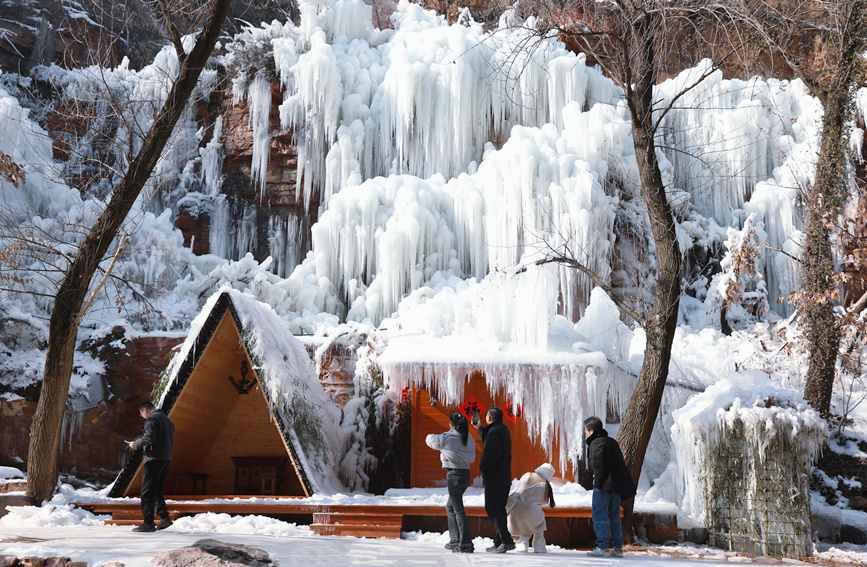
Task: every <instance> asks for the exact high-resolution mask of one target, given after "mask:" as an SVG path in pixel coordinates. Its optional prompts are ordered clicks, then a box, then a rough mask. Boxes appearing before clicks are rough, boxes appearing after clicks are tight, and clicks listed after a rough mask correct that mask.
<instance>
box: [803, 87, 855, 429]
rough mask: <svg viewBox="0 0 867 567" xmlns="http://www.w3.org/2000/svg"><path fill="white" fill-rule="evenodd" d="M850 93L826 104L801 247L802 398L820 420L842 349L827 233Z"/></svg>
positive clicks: (842, 172)
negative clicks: (805, 358)
mask: <svg viewBox="0 0 867 567" xmlns="http://www.w3.org/2000/svg"><path fill="white" fill-rule="evenodd" d="M848 98H849V97H848V92H847V91H844V92H843V93H832V94H831V96H828V97H826V99H825V101H824V102H825V117H824V120H823V124H822V143H821V147H820V150H819V160H818V163H817V164H816V179H815V182H814V184H813V190H812V191H811V193H810V198H809V202H808V204H807V210H808V219H807V236H806V243H805V246H804V290H805V291H807V292H808V293H809V299H808V300H807V301H808V302H807V305H806V307H805V309H804V315H805V319H806V324H807V332H806V335H807V346H808V349H809V351H810V365H809V368H808V369H807V383H806V385H805V387H804V398H805V399H806V400H807V402H809V403H810V405H811V406H813V408H814V409H815V410H816V411H818V412H819V414H820V415H821V416H822V417H823V418H825V419H828V418H829V417H831V394H832V391H833V388H834V377H835V375H836V366H837V354H838V351H839V349H840V327H839V325H838V324H837V320H836V317H835V316H834V305H833V299H834V295H835V294H834V291H835V283H834V280H833V276H834V258H833V256H832V252H831V231H832V230H833V228H834V226H836V224H837V216H838V215H839V213H840V207H841V204H842V201H843V198H844V195H845V194H846V176H847V170H846V153H845V152H846V149H845V145H846V140H847V137H846V135H845V127H846V122H847V114H848V113H847V112H846V108H847V103H848Z"/></svg>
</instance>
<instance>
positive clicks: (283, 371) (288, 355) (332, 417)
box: [159, 286, 345, 492]
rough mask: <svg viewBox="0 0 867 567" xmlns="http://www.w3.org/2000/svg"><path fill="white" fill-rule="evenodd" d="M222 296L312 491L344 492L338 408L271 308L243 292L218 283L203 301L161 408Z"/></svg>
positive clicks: (172, 371) (172, 366)
mask: <svg viewBox="0 0 867 567" xmlns="http://www.w3.org/2000/svg"><path fill="white" fill-rule="evenodd" d="M224 295H225V296H226V297H227V298H228V299H229V301H230V303H231V307H232V308H233V309H234V314H235V315H237V319H236V321H237V322H238V323H240V327H241V328H240V329H239V330H240V333H241V338H242V340H243V342H244V345H245V347H246V349H247V352H248V354H249V355H250V359H251V360H252V362H253V368H254V369H255V370H256V373H257V374H258V377H259V380H260V383H261V384H262V387H263V391H264V393H265V397H266V399H267V400H268V404H269V406H270V408H271V412H272V414H274V415H275V416H277V417H278V418H279V419H280V423H281V424H282V426H283V428H284V433H286V434H287V435H288V438H289V439H291V442H292V445H293V446H294V449H295V451H296V454H297V457H298V459H299V460H301V461H302V464H303V467H304V470H305V471H306V472H307V474H308V480H309V481H310V482H311V484H312V485H313V486H312V488H313V490H314V491H315V492H335V491H340V490H345V488H344V487H343V485H342V484H341V483H340V481H339V480H338V479H337V474H336V466H337V459H336V457H335V455H338V454H339V451H340V449H339V447H340V441H339V439H340V437H339V427H338V426H339V421H340V410H339V408H337V406H336V405H334V403H333V402H332V400H331V399H330V398H329V397H328V395H327V394H326V393H325V390H324V389H323V388H322V385H321V384H320V383H319V378H318V376H317V375H316V373H315V372H314V371H313V365H312V363H311V362H310V358H309V357H308V355H307V352H306V350H305V348H304V345H303V344H302V343H301V341H299V340H298V339H296V338H295V337H294V336H292V332H291V331H290V330H289V327H288V324H287V323H286V322H285V321H284V320H283V319H281V318H280V316H279V315H277V313H276V312H274V310H273V309H272V308H271V307H270V306H268V305H266V304H264V303H261V302H259V301H257V300H256V299H254V298H253V297H251V296H249V295H247V294H246V293H243V292H240V291H237V290H234V289H231V288H230V287H228V286H224V287H223V288H222V289H220V290H219V291H218V292H216V293H214V294H213V295H212V296H211V297H210V298H208V300H207V302H205V305H204V307H203V308H202V311H201V313H200V314H199V315H198V316H197V317H196V318H195V319H194V320H193V322H192V324H191V326H190V334H189V335H188V336H187V340H186V341H184V343H183V345H182V346H181V348H180V350H179V352H178V355H177V356H176V357H174V358H173V359H172V362H171V364H170V365H169V368H168V372H169V378H168V382H167V386H166V388H165V389H164V390H163V393H162V395H161V397H160V403H159V405H160V406H162V405H163V403H164V401H165V400H166V398H167V396H168V395H170V394H169V393H170V392H171V391H172V388H171V386H172V384H173V383H175V382H176V381H177V380H178V376H179V373H180V370H181V367H182V366H183V363H184V361H186V360H187V358H188V357H189V356H190V354H191V352H192V351H193V349H194V348H203V347H204V345H198V344H197V343H198V342H199V341H198V339H199V335H200V333H201V332H202V328H203V327H204V325H205V322H206V321H208V319H209V317H210V316H211V314H212V311H214V309H215V308H216V307H217V303H218V301H219V300H220V298H221V297H223V296H224Z"/></svg>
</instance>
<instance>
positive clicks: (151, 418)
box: [127, 402, 175, 532]
mask: <svg viewBox="0 0 867 567" xmlns="http://www.w3.org/2000/svg"><path fill="white" fill-rule="evenodd" d="M138 413H139V415H140V416H142V418H144V420H145V424H144V432H143V433H142V434H141V437H139V438H138V439H136V440H135V441H127V444H128V445H129V448H130V449H132V450H133V451H138V450H141V451H142V452H143V453H144V461H145V462H144V470H143V471H142V479H141V513H142V515H143V516H144V523H143V524H142V525H140V526H137V527H135V528H133V530H132V531H134V532H153V531H156V530H164V529H166V528H167V527H169V526H170V525H172V519H171V518H170V517H169V510H168V507H167V506H166V500H165V497H164V496H163V490H164V489H165V486H166V479H167V478H168V476H169V466H170V465H171V463H172V449H173V447H174V437H175V425H174V424H173V423H172V422H171V420H170V419H169V417H168V416H167V415H166V414H165V413H163V411H162V410H159V409H155V408H154V405H153V404H152V403H150V402H142V403H140V404H139V406H138ZM154 509H156V513H157V514H158V515H159V517H160V523H159V525H158V526H155V525H154Z"/></svg>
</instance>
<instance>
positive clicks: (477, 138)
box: [240, 0, 614, 206]
mask: <svg viewBox="0 0 867 567" xmlns="http://www.w3.org/2000/svg"><path fill="white" fill-rule="evenodd" d="M301 5H302V9H301V11H302V22H301V24H300V26H298V27H295V26H293V25H292V24H290V23H287V24H285V25H283V26H275V25H274V24H272V25H270V26H263V28H261V29H258V30H255V29H251V30H247V31H246V32H245V33H246V34H247V35H246V36H245V37H247V38H248V40H249V41H250V42H255V41H259V42H264V41H265V40H266V39H267V40H268V41H269V42H270V44H271V45H272V46H273V53H274V61H275V65H276V68H277V73H278V75H279V78H280V80H281V82H282V84H283V87H284V89H285V99H284V102H283V103H282V104H281V105H280V115H281V121H282V126H283V127H284V128H292V129H293V130H294V131H295V132H297V133H298V135H297V137H296V139H297V140H298V141H299V148H298V151H299V164H300V165H299V169H300V175H299V176H298V183H299V185H300V186H301V187H303V190H304V194H305V198H306V203H307V205H308V206H310V197H311V194H312V190H313V188H314V187H316V188H319V189H320V190H321V191H322V202H323V204H325V205H327V203H328V202H329V200H330V198H331V196H332V195H334V194H335V193H337V192H339V191H340V190H341V188H343V187H345V186H347V185H350V184H357V183H360V182H361V181H362V180H364V179H369V178H372V177H376V176H380V175H390V174H402V173H408V174H411V175H414V176H418V177H423V178H427V177H430V176H432V175H435V174H439V175H444V176H445V177H446V178H450V177H453V176H456V175H458V174H460V173H461V172H464V171H467V169H468V168H471V167H472V166H471V164H472V163H473V162H478V161H479V160H480V159H481V157H482V154H483V151H484V144H485V143H486V142H487V141H488V140H489V139H491V138H492V137H493V138H496V137H499V136H506V135H508V132H509V130H510V129H511V128H512V127H513V126H514V125H517V124H521V125H525V126H541V125H543V124H545V123H552V124H555V125H557V126H562V125H563V120H562V114H561V109H562V108H563V107H564V106H566V105H567V104H569V103H572V102H576V103H578V105H579V106H580V107H581V108H585V107H588V106H590V105H592V104H593V103H595V102H611V101H612V100H613V96H614V89H613V87H612V85H611V83H610V81H607V80H605V79H603V78H602V76H601V74H600V73H599V72H598V71H596V70H595V69H588V68H586V67H585V64H584V57H583V55H577V56H576V55H575V54H573V53H570V52H568V51H566V50H565V49H564V48H563V46H562V44H560V43H558V42H554V41H542V40H536V39H535V37H534V36H533V34H532V32H531V31H529V30H527V31H524V32H514V31H513V32H510V33H487V32H485V31H483V29H482V27H481V26H480V25H476V24H474V23H472V21H471V20H470V21H469V25H462V24H454V25H449V24H448V23H447V22H446V21H445V20H444V18H443V17H442V16H438V15H436V14H435V13H433V12H429V11H426V10H424V9H422V8H421V7H420V6H419V5H417V4H413V3H410V2H407V1H405V0H404V1H402V2H401V3H400V4H399V5H398V11H397V12H396V13H395V15H394V16H393V19H394V22H395V30H394V31H391V30H376V29H374V28H373V26H372V24H371V9H370V7H368V6H366V5H365V4H364V3H363V2H361V1H360V0H353V1H338V2H333V3H321V4H320V3H305V2H302V3H301ZM465 21H466V20H465ZM349 22H352V25H349ZM530 25H532V22H531V23H530ZM527 44H533V45H534V47H533V49H529V50H521V49H519V46H520V45H527ZM258 80H259V79H258V77H257V78H256V79H255V80H253V81H250V82H248V83H245V84H243V85H241V87H240V88H246V89H247V94H246V97H247V99H248V100H251V101H255V100H261V99H263V96H262V95H261V93H260V92H259V89H260V85H259V83H257V81H258ZM241 96H244V95H241ZM256 105H257V108H259V107H263V106H262V105H260V104H259V103H256ZM256 139H259V135H258V134H256ZM264 149H265V146H261V147H259V148H258V149H257V147H254V157H253V163H254V164H256V165H255V166H254V167H256V168H257V171H259V170H258V168H259V167H260V166H261V164H263V163H266V161H265V160H267V156H263V155H262V154H261V153H259V152H260V151H264Z"/></svg>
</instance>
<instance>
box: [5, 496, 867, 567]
mask: <svg viewBox="0 0 867 567" xmlns="http://www.w3.org/2000/svg"><path fill="white" fill-rule="evenodd" d="M472 490H473V489H472V488H471V489H470V491H472ZM555 491H556V489H555ZM442 492H444V490H443V491H442ZM555 498H557V501H558V502H560V496H559V495H557V496H555ZM444 499H445V497H444V496H443V498H442V500H444ZM474 505H476V504H474ZM41 510H44V512H41V513H39V514H33V513H31V512H29V511H26V510H24V511H21V510H19V509H18V508H16V509H14V511H13V514H14V521H15V523H14V524H11V523H10V522H9V521H8V520H6V518H8V517H9V516H6V517H4V518H3V519H0V555H15V556H18V557H24V556H37V557H54V556H62V557H70V558H71V559H72V560H73V561H86V562H88V563H89V564H90V565H91V566H92V567H99V566H100V565H104V564H107V563H111V562H115V561H117V562H121V563H123V564H125V565H127V566H128V567H148V566H151V565H153V563H151V562H150V560H151V558H152V557H153V556H154V555H156V554H157V553H160V552H163V551H167V550H171V549H177V548H180V547H185V546H189V545H192V544H193V543H195V542H196V541H198V540H200V539H203V538H211V539H216V540H219V541H223V542H228V543H237V544H243V545H247V546H252V547H256V548H259V549H262V550H264V551H266V552H268V553H269V554H270V557H271V559H272V560H273V561H275V562H276V563H279V564H280V565H281V566H283V567H301V566H305V565H310V564H312V563H318V562H321V560H322V558H323V557H328V558H329V561H332V562H334V563H336V564H348V565H352V564H365V565H370V564H375V565H387V564H394V565H454V564H455V562H456V561H458V562H459V563H460V564H461V565H464V564H467V565H499V566H504V565H516V566H517V565H520V566H524V567H533V566H539V567H542V566H544V565H550V564H551V563H552V562H556V563H558V564H559V563H566V562H567V563H568V564H569V565H576V566H578V567H591V566H594V565H599V563H600V560H599V559H596V558H589V557H587V556H586V554H585V551H583V550H571V549H564V548H561V547H559V546H555V545H551V544H549V545H548V551H549V553H548V554H547V555H536V554H529V555H526V554H520V553H508V554H506V555H489V554H485V553H484V552H481V550H483V549H484V548H485V547H487V546H490V545H491V544H492V541H491V540H490V539H488V538H484V537H476V538H474V541H473V543H474V545H475V548H476V550H477V551H478V552H480V553H475V554H473V555H472V556H461V557H456V556H454V555H453V554H451V553H449V552H447V551H445V550H444V549H443V544H444V543H446V542H447V541H448V532H443V533H436V532H432V533H424V532H404V533H402V534H401V539H399V540H397V539H370V538H353V537H333V536H329V537H324V536H318V535H316V534H314V533H313V532H311V531H310V529H309V527H308V526H304V525H296V524H291V523H287V522H283V521H280V520H276V519H273V518H267V517H264V516H240V517H237V516H236V517H232V516H229V515H228V514H213V513H206V514H198V515H196V516H192V517H184V518H180V519H178V520H176V521H175V523H174V525H173V526H172V527H171V528H169V529H168V530H165V531H163V532H159V533H156V534H131V533H130V531H129V530H130V528H129V526H106V525H102V519H101V518H95V517H93V516H92V515H89V514H87V513H86V512H80V511H79V513H81V514H84V515H88V516H90V518H82V517H79V516H78V515H76V512H73V511H71V509H70V508H69V507H68V506H62V505H46V506H44V507H43V508H42V509H41ZM28 514H29V515H28ZM25 517H27V518H29V522H24V521H23V519H24V518H25ZM76 520H77V521H76ZM816 555H817V557H818V558H819V559H820V560H825V561H826V562H837V563H842V564H849V565H851V564H867V552H865V549H864V546H853V545H851V544H843V545H837V546H823V547H822V548H821V549H817V554H816ZM695 559H703V561H702V562H701V563H700V564H701V565H706V566H707V567H714V566H716V565H724V564H729V563H732V562H743V563H759V562H761V561H760V560H756V559H754V558H751V557H749V556H744V555H739V554H737V553H733V552H725V551H720V550H715V549H711V548H707V547H704V546H696V545H693V544H682V545H678V546H673V545H666V546H664V547H649V548H645V549H644V550H641V551H627V553H626V558H625V559H623V560H620V561H621V562H624V563H625V564H628V565H633V566H644V567H662V566H666V567H668V566H677V565H688V564H693V560H695ZM792 562H794V560H791V559H790V560H789V563H792ZM606 563H607V562H606ZM832 564H833V563H832Z"/></svg>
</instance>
